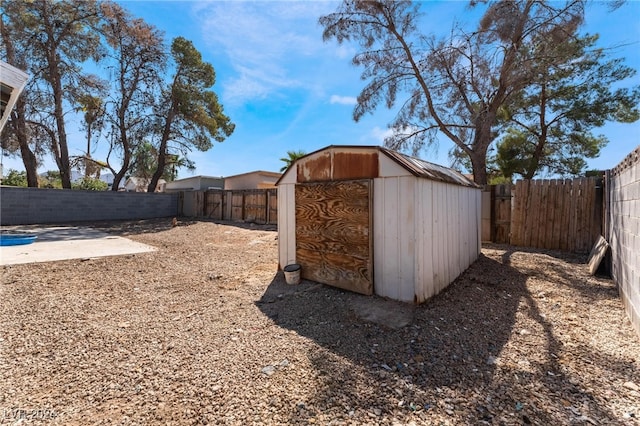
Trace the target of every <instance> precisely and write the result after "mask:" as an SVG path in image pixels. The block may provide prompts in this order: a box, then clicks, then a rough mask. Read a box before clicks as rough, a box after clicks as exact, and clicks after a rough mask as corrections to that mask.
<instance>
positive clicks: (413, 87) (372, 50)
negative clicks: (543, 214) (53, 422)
mask: <svg viewBox="0 0 640 426" xmlns="http://www.w3.org/2000/svg"><path fill="white" fill-rule="evenodd" d="M584 4H585V2H584V1H580V0H579V1H575V2H568V3H567V4H566V5H565V4H558V3H553V2H550V1H539V2H533V1H525V0H516V1H490V2H476V1H474V2H472V6H476V7H485V13H484V15H483V16H482V19H481V21H480V22H479V23H478V24H479V25H478V28H477V30H476V31H473V30H472V29H468V28H467V29H465V28H461V27H459V26H455V25H454V27H453V28H452V31H451V32H450V35H448V36H445V37H443V38H437V37H435V36H434V35H431V34H426V33H423V32H422V31H423V30H424V28H428V27H425V26H423V25H421V24H422V22H421V21H420V10H419V7H420V6H419V5H418V4H416V3H412V2H409V1H384V0H370V1H357V0H343V2H342V3H341V4H340V6H339V7H338V10H337V11H336V12H335V13H331V14H329V15H326V16H322V17H321V18H320V24H321V25H322V26H323V27H324V32H323V38H324V39H325V40H328V39H335V40H336V41H337V42H338V43H342V42H345V41H353V42H355V43H357V44H359V46H360V47H361V49H362V51H360V52H359V53H357V54H356V55H355V56H354V58H353V60H352V62H353V64H355V65H357V66H362V68H363V69H364V71H363V72H362V79H363V80H365V81H367V84H366V85H365V87H364V88H363V89H362V91H361V92H360V94H359V95H358V103H357V105H356V107H355V110H354V113H353V116H354V119H356V120H358V119H359V118H361V117H362V116H363V115H364V114H366V113H369V112H372V111H373V110H375V109H376V108H377V107H378V106H379V105H381V104H383V105H385V106H386V107H387V108H392V107H393V106H394V105H395V104H396V103H399V104H401V107H400V108H399V112H398V114H397V116H396V118H395V120H394V121H393V122H392V123H391V124H390V125H389V127H390V128H391V129H392V130H393V134H392V135H391V136H390V137H389V138H387V139H386V140H385V145H387V146H389V147H391V148H393V149H400V150H410V151H412V152H413V153H417V151H419V150H421V149H422V148H423V147H424V146H429V145H430V144H434V143H436V142H437V141H438V139H439V138H438V136H445V137H446V138H448V139H449V140H450V141H451V142H452V143H453V144H454V145H455V146H456V147H457V148H459V149H460V150H462V151H463V152H464V154H465V155H466V156H467V157H468V158H469V160H470V162H471V166H472V170H473V175H474V179H475V180H476V182H477V183H480V184H485V183H487V178H488V171H487V156H488V153H489V148H490V147H491V146H492V144H493V142H494V140H495V137H496V130H497V129H496V128H497V126H498V124H499V120H498V117H499V116H502V115H503V108H504V106H505V105H506V104H507V103H508V102H509V100H510V98H511V97H512V96H514V95H516V94H518V93H519V92H520V91H522V90H523V89H524V88H526V87H527V86H528V85H529V84H530V82H531V79H532V78H533V76H534V75H535V72H536V71H537V64H539V63H540V62H541V61H544V60H545V59H546V58H549V56H545V55H544V54H542V55H540V54H539V53H540V52H539V51H537V50H533V49H530V48H529V46H531V45H534V46H537V45H545V44H546V45H550V46H551V45H556V44H558V43H562V42H564V41H565V40H567V39H571V38H573V37H574V35H575V34H574V33H575V30H576V29H577V28H578V27H579V25H580V24H581V23H582V18H583V13H584V9H583V8H584ZM481 5H484V6H481ZM400 96H404V97H405V99H403V100H399V99H398V98H399V97H400Z"/></svg>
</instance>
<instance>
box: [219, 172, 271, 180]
mask: <svg viewBox="0 0 640 426" xmlns="http://www.w3.org/2000/svg"><path fill="white" fill-rule="evenodd" d="M252 174H258V175H262V176H269V177H274V178H279V177H281V176H282V173H277V172H267V171H265V170H255V171H253V172H246V173H240V174H239V175H232V176H227V177H225V179H233V178H237V177H241V176H247V175H252Z"/></svg>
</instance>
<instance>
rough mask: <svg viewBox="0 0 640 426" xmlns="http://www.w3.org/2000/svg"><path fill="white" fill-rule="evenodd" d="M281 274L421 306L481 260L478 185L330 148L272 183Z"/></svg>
mask: <svg viewBox="0 0 640 426" xmlns="http://www.w3.org/2000/svg"><path fill="white" fill-rule="evenodd" d="M277 186H278V242H279V262H280V267H284V266H286V265H288V264H292V263H297V264H300V265H301V266H302V278H304V279H308V280H312V281H316V282H320V283H324V284H328V285H332V286H335V287H339V288H343V289H346V290H351V291H355V292H358V293H362V294H367V295H370V294H373V293H375V294H377V295H379V296H383V297H389V298H391V299H395V300H400V301H405V302H415V303H421V302H423V301H425V300H427V299H428V298H430V297H431V296H433V295H435V294H437V293H438V292H440V291H441V290H442V289H444V288H445V287H446V286H448V285H449V284H450V283H451V282H453V280H455V279H456V277H458V276H459V275H460V274H461V273H462V272H463V271H464V270H466V269H467V268H468V267H469V265H471V264H472V263H473V262H474V261H475V260H476V259H477V258H478V255H479V253H480V232H481V226H480V224H481V222H480V221H481V215H480V213H481V206H480V199H481V191H480V187H479V186H477V185H476V184H475V183H473V182H472V181H470V180H469V179H467V178H466V177H465V176H463V175H462V174H460V173H458V172H457V171H455V170H452V169H449V168H446V167H442V166H439V165H437V164H433V163H429V162H426V161H422V160H420V159H417V158H414V157H410V156H407V155H404V154H401V153H399V152H396V151H391V150H389V149H386V148H382V147H378V146H329V147H327V148H324V149H321V150H319V151H316V152H313V153H311V154H308V155H306V156H304V157H302V158H300V159H298V160H297V161H296V162H295V163H294V164H292V165H291V167H289V168H288V169H287V171H286V172H285V173H284V175H283V176H282V177H281V178H280V179H279V180H278V182H277Z"/></svg>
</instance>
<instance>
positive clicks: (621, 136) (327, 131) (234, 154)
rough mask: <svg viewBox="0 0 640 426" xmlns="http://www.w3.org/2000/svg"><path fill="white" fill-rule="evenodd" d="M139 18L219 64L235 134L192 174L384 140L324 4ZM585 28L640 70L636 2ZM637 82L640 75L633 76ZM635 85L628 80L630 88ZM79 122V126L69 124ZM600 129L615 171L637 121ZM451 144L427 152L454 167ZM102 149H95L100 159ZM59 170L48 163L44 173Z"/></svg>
mask: <svg viewBox="0 0 640 426" xmlns="http://www.w3.org/2000/svg"><path fill="white" fill-rule="evenodd" d="M120 3H121V4H122V5H123V6H124V7H125V8H127V9H128V10H129V11H130V12H131V13H132V14H134V15H135V16H138V17H141V18H143V19H144V20H145V21H147V22H148V23H150V24H153V25H155V26H156V27H158V28H159V29H161V30H162V31H164V32H165V35H166V39H167V42H170V40H171V39H173V38H174V37H176V36H183V37H186V38H187V39H190V40H191V41H192V42H193V43H194V45H195V46H196V48H198V49H199V50H200V51H201V52H202V55H203V59H204V60H205V61H207V62H210V63H211V64H213V66H214V68H215V70H216V75H217V81H216V85H215V86H214V88H213V89H214V91H215V92H216V93H218V96H219V98H220V100H221V102H222V104H223V105H224V108H225V112H226V113H227V115H229V116H230V118H231V120H232V121H233V122H234V123H235V124H236V130H235V132H234V133H233V135H231V136H230V137H229V138H228V139H227V140H225V141H224V142H223V143H219V144H218V143H216V144H215V145H214V147H213V149H211V150H210V151H207V152H205V153H202V152H197V151H194V152H192V154H191V156H190V158H192V159H193V160H194V161H195V163H196V167H197V169H196V171H195V172H188V171H186V170H182V171H181V172H180V174H179V177H186V176H190V175H193V174H195V175H200V174H201V175H211V176H229V175H234V174H239V173H244V172H248V171H252V170H270V171H278V170H279V169H280V167H281V166H282V165H283V163H282V162H281V161H280V160H279V159H280V158H281V157H283V156H285V154H286V152H287V151H288V150H304V151H306V152H312V151H314V150H317V149H320V148H322V147H324V146H327V145H331V144H350V145H381V144H382V143H383V139H384V136H385V134H386V132H387V124H388V123H389V122H390V121H391V120H392V118H393V117H394V115H395V111H393V110H392V111H389V110H387V109H386V108H384V107H381V108H379V109H378V110H377V111H376V112H375V114H373V115H367V116H365V117H363V118H362V119H361V121H360V122H358V123H355V122H354V121H353V119H352V111H353V107H354V103H355V98H356V96H357V95H358V93H359V92H360V90H361V89H362V87H363V86H364V84H365V83H364V82H363V81H362V80H360V73H361V71H362V69H360V68H356V67H355V66H353V65H351V58H352V57H353V55H354V53H356V48H357V46H355V45H348V44H346V45H342V46H339V45H337V43H335V42H333V41H332V42H327V43H325V42H323V41H322V28H321V27H320V26H319V25H318V23H317V21H318V18H319V17H320V16H321V15H323V14H327V13H330V12H332V11H334V10H335V9H336V7H337V4H338V3H335V2H328V1H299V2H298V1H258V2H242V1H206V2H196V1H178V2H176V1H158V0H155V1H134V0H131V1H121V2H120ZM467 4H468V2H466V1H442V2H441V1H437V2H436V1H430V2H423V4H422V10H423V12H424V13H425V14H426V19H425V23H426V24H427V25H429V26H430V27H429V29H428V30H429V31H430V32H433V33H435V34H436V35H438V34H444V33H446V32H447V31H448V30H450V28H451V25H452V23H453V20H454V19H456V20H457V21H459V22H463V23H464V22H467V23H468V24H470V25H473V24H474V23H475V22H477V16H474V15H471V13H470V12H469V11H468V10H467V9H466V5H467ZM583 31H584V32H589V33H599V34H600V36H601V38H600V42H599V45H600V46H601V47H614V46H621V47H618V48H616V49H615V50H614V55H615V56H616V57H625V58H626V59H627V60H626V64H627V65H630V66H632V67H633V68H635V69H636V70H640V1H638V0H629V1H628V2H627V3H626V4H625V5H624V6H623V7H622V8H620V9H618V10H616V11H613V12H609V11H608V9H607V7H606V5H605V4H604V3H599V2H592V3H590V6H589V8H588V13H587V17H586V26H585V27H584V28H583ZM634 82H635V84H639V83H640V76H636V77H635V78H634ZM629 84H631V82H630V83H628V84H627V85H629ZM70 126H73V124H70ZM596 133H598V134H604V135H606V136H608V137H609V139H610V143H609V145H608V146H607V147H606V148H605V149H604V150H603V151H602V154H601V156H600V158H597V159H594V160H590V161H589V168H601V169H606V168H612V167H614V166H615V165H616V164H617V163H618V162H620V160H622V159H623V158H624V157H625V156H626V155H627V154H628V153H629V152H631V151H632V150H633V149H634V148H635V147H636V146H638V145H639V144H640V123H634V124H609V125H607V126H606V127H604V128H601V129H599V130H598V131H597V132H596ZM71 139H72V140H71V144H70V145H71V146H70V153H71V154H72V155H74V154H75V155H78V154H80V153H81V151H82V150H83V146H84V142H82V134H81V133H79V132H73V131H71ZM451 146H452V145H451V142H449V141H448V140H447V139H446V138H445V137H441V138H440V142H439V144H438V146H436V147H434V148H430V149H427V150H425V151H423V152H422V153H421V155H420V156H421V157H422V158H423V159H425V160H428V161H433V162H436V163H440V164H443V165H449V160H448V158H447V153H448V151H449V149H450V148H451ZM100 155H101V150H100V149H98V150H97V151H96V153H94V154H93V156H94V158H99V157H100ZM4 167H5V170H7V169H8V168H17V169H23V168H22V166H21V162H20V160H19V159H13V160H12V159H5V160H4ZM50 169H55V165H54V163H53V161H52V160H47V162H46V163H45V165H44V167H43V170H50Z"/></svg>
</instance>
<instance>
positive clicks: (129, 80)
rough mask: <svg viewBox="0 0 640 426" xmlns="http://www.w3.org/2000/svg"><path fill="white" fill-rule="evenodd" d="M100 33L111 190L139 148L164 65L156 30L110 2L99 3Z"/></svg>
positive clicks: (118, 184) (118, 185)
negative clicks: (106, 69) (106, 79)
mask: <svg viewBox="0 0 640 426" xmlns="http://www.w3.org/2000/svg"><path fill="white" fill-rule="evenodd" d="M101 17H102V25H101V27H100V28H101V33H102V35H103V36H104V39H105V40H106V43H107V45H108V46H109V47H110V48H111V49H110V50H109V51H108V53H107V55H108V56H109V63H110V64H111V68H110V70H111V76H112V81H113V82H114V83H113V86H114V87H113V88H112V92H111V96H110V97H109V98H108V99H107V107H108V108H107V113H106V121H107V123H108V126H109V141H110V149H109V153H108V155H107V158H106V163H107V165H108V168H109V169H110V170H111V172H112V173H113V175H114V180H113V186H112V190H114V191H117V190H118V188H119V187H120V182H121V181H122V179H123V178H124V177H125V175H126V174H127V173H129V170H130V168H131V167H132V162H133V159H134V152H135V151H136V150H137V147H138V144H139V143H141V141H143V140H144V139H145V138H146V136H147V133H148V132H149V131H150V130H151V129H150V121H152V119H151V117H150V113H151V108H152V106H153V93H154V91H155V90H156V89H157V87H158V85H159V84H160V83H161V81H162V71H163V65H164V63H165V61H166V54H165V53H164V47H163V38H162V35H161V34H160V32H159V31H158V30H157V29H156V28H155V27H153V26H152V25H149V24H147V23H145V22H144V21H143V20H142V19H136V18H134V17H132V16H131V14H130V13H128V12H127V11H126V10H124V9H123V8H122V7H120V6H119V5H118V4H116V3H113V2H103V3H102V4H101Z"/></svg>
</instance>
